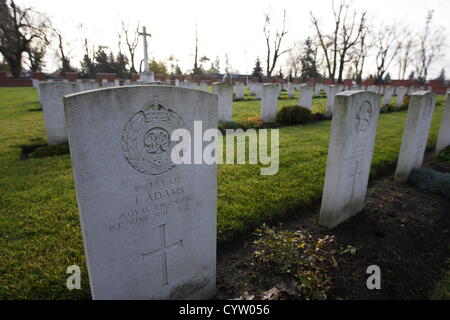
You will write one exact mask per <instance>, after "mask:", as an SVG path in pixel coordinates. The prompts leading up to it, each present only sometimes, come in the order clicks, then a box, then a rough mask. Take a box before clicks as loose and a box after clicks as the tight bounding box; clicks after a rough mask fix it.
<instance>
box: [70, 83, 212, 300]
mask: <svg viewBox="0 0 450 320" xmlns="http://www.w3.org/2000/svg"><path fill="white" fill-rule="evenodd" d="M65 108H66V110H65V111H66V118H67V123H68V130H69V141H70V148H71V157H72V164H73V172H74V178H75V187H76V192H77V202H78V209H79V212H80V222H81V226H82V232H83V240H84V245H85V252H86V257H87V264H88V271H89V279H90V283H91V291H92V295H93V297H94V298H95V299H203V298H211V297H212V296H214V293H215V272H216V212H217V209H216V206H217V205H216V197H217V166H216V165H215V164H196V165H186V164H183V163H181V164H175V163H174V162H172V159H171V152H172V149H173V148H174V146H175V145H176V144H175V143H174V142H172V141H171V135H172V133H173V132H174V131H175V130H177V129H185V130H187V131H189V132H190V133H192V132H193V131H194V122H195V121H201V123H202V125H203V128H204V130H208V129H215V128H217V97H216V96H215V95H213V94H210V93H207V92H202V91H197V90H191V89H185V88H177V87H171V86H156V85H149V86H145V85H144V86H127V87H119V88H108V89H102V90H97V91H91V92H87V93H81V94H76V95H71V96H68V97H66V98H65Z"/></svg>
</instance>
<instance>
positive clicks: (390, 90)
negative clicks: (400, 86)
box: [383, 86, 394, 106]
mask: <svg viewBox="0 0 450 320" xmlns="http://www.w3.org/2000/svg"><path fill="white" fill-rule="evenodd" d="M393 95H394V87H391V86H387V87H385V88H384V102H383V105H385V106H389V105H391V100H392V96H393Z"/></svg>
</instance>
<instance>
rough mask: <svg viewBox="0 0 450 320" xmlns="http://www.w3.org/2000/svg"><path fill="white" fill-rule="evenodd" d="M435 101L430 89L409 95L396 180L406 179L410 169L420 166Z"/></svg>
mask: <svg viewBox="0 0 450 320" xmlns="http://www.w3.org/2000/svg"><path fill="white" fill-rule="evenodd" d="M435 103H436V94H434V93H433V92H430V91H417V92H415V93H413V94H412V95H410V100H409V108H408V115H407V118H406V125H405V129H404V131H403V139H402V146H401V148H400V154H399V157H398V162H397V169H396V171H395V177H394V178H395V180H396V181H400V182H404V181H407V180H408V177H409V174H410V173H411V171H412V170H413V169H415V168H419V167H421V166H422V162H423V157H424V155H425V149H426V146H427V141H428V133H429V130H430V126H431V120H432V118H433V112H434V106H435Z"/></svg>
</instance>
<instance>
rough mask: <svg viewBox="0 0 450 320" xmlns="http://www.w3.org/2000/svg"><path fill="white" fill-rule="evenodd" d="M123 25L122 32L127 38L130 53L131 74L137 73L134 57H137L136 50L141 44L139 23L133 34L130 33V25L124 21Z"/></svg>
mask: <svg viewBox="0 0 450 320" xmlns="http://www.w3.org/2000/svg"><path fill="white" fill-rule="evenodd" d="M121 23H122V32H123V34H124V36H125V43H126V45H127V49H128V53H129V54H130V60H129V61H130V64H131V67H130V73H137V71H136V67H135V64H134V57H135V55H136V48H137V46H138V44H139V22H138V23H137V26H136V29H134V31H133V32H130V27H129V25H128V24H125V23H124V22H123V20H122V21H121Z"/></svg>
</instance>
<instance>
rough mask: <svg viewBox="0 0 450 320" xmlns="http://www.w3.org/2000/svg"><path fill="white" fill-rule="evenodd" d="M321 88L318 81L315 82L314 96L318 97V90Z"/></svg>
mask: <svg viewBox="0 0 450 320" xmlns="http://www.w3.org/2000/svg"><path fill="white" fill-rule="evenodd" d="M321 90H322V85H321V84H319V83H316V85H315V87H314V96H316V97H320V91H321Z"/></svg>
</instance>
